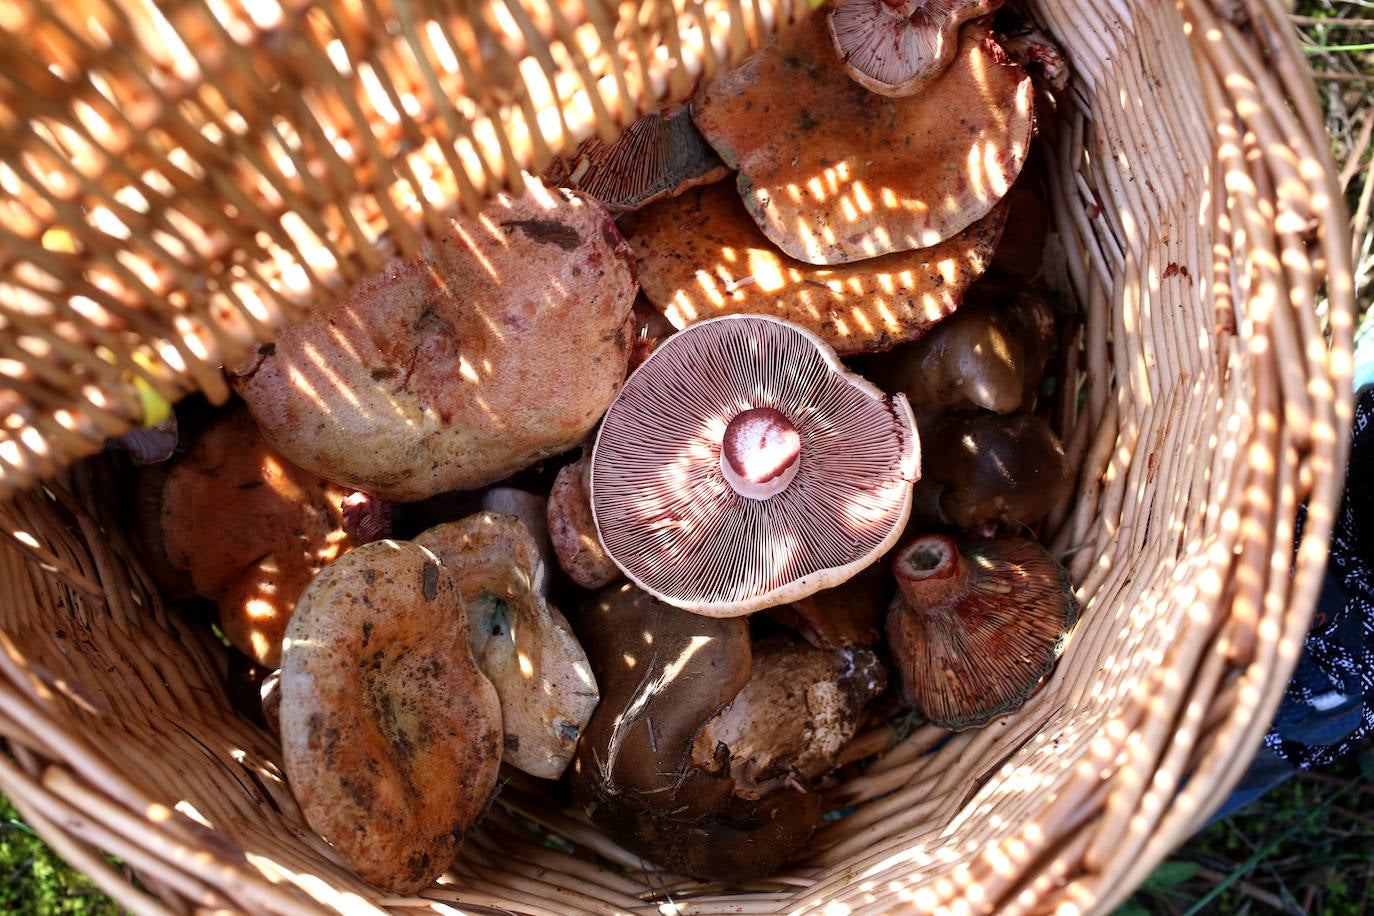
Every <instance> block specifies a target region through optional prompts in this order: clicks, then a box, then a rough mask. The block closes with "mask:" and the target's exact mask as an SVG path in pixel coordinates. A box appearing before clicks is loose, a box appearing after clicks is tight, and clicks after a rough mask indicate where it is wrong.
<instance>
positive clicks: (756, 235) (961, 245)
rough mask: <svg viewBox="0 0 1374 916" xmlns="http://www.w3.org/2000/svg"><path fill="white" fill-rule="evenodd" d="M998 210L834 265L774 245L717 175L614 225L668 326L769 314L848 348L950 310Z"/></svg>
mask: <svg viewBox="0 0 1374 916" xmlns="http://www.w3.org/2000/svg"><path fill="white" fill-rule="evenodd" d="M1006 216H1007V208H1006V207H1005V206H1001V205H997V206H994V207H993V208H992V210H991V211H990V212H988V213H987V214H986V215H985V216H983V217H982V218H981V219H978V220H976V221H974V222H972V223H970V224H969V225H968V226H966V227H965V228H963V229H961V230H960V231H959V232H957V233H955V234H954V235H953V236H951V237H950V238H948V239H946V240H944V241H942V242H939V243H937V244H935V245H932V246H929V247H925V248H920V249H918V250H914V251H901V252H897V253H894V254H887V255H883V256H881V257H876V258H871V259H868V260H864V261H856V262H853V263H849V264H837V265H833V266H817V265H813V264H807V263H806V262H804V261H798V260H796V259H795V258H792V257H789V256H787V255H786V254H784V253H783V252H781V251H779V250H778V247H777V246H776V245H774V244H773V242H772V241H770V240H769V239H768V237H767V236H765V235H764V234H763V232H762V230H760V229H759V227H758V224H757V223H755V222H754V220H753V219H752V218H751V217H750V215H749V212H748V210H746V209H745V207H744V203H743V202H742V201H741V200H740V196H739V193H738V192H737V191H736V189H735V187H734V185H732V184H729V183H724V182H718V183H716V184H713V185H708V186H706V187H704V188H697V189H695V190H692V191H690V192H688V193H686V194H682V195H681V196H679V197H675V198H673V199H672V200H665V201H661V202H659V203H657V204H654V205H653V206H651V207H646V208H645V209H643V210H641V211H639V212H638V213H636V214H633V215H631V216H627V217H625V218H623V219H622V221H621V228H622V229H623V230H624V232H625V237H626V239H627V240H628V241H629V243H630V247H631V248H632V249H633V250H634V253H635V260H636V263H637V265H638V269H639V281H640V286H641V288H642V290H643V293H644V297H645V298H647V299H648V300H649V301H650V302H652V303H653V304H654V306H655V307H656V308H658V309H661V310H662V311H663V314H664V315H665V316H666V317H667V319H668V321H670V322H671V323H672V325H673V326H674V327H677V328H683V327H686V326H687V325H689V324H692V323H694V322H696V321H700V320H702V319H704V318H711V317H715V316H717V315H726V314H740V313H751V314H761V315H773V316H775V317H778V318H783V319H786V320H788V321H794V322H796V323H797V324H800V325H802V326H803V327H806V328H808V329H810V330H811V331H813V332H814V333H816V334H817V335H819V336H820V338H821V339H822V340H824V341H825V342H826V343H828V344H829V345H830V346H832V347H834V348H835V350H836V352H838V353H840V354H846V355H847V354H852V353H863V352H871V351H877V350H885V349H887V348H888V347H891V346H893V345H894V344H898V343H901V342H903V341H907V340H912V339H914V338H916V337H918V336H920V335H921V334H923V333H925V332H926V331H927V330H928V329H930V328H931V326H932V325H935V324H936V322H938V321H940V320H941V319H942V318H944V317H945V316H946V315H948V314H949V313H950V312H952V311H954V309H955V308H956V307H958V305H959V303H960V301H961V300H962V298H963V296H964V292H965V291H966V290H967V289H968V288H969V286H970V284H972V283H973V281H974V280H976V279H977V278H978V277H979V276H981V275H982V273H983V272H984V270H986V269H987V267H988V265H989V264H991V263H992V260H993V257H994V254H995V252H996V249H997V244H998V239H999V237H1000V236H1001V234H1002V229H1003V226H1004V224H1005V222H1006Z"/></svg>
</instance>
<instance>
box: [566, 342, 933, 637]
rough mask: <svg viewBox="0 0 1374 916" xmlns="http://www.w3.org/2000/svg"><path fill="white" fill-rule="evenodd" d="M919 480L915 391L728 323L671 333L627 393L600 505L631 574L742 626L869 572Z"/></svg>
mask: <svg viewBox="0 0 1374 916" xmlns="http://www.w3.org/2000/svg"><path fill="white" fill-rule="evenodd" d="M770 464H771V466H768V465H770ZM919 474H920V454H919V447H918V444H917V440H916V429H915V422H914V420H913V418H912V415H911V411H910V408H909V407H908V405H907V402H906V399H905V398H904V397H902V396H901V395H897V396H895V397H893V398H891V399H889V398H888V397H887V396H886V395H884V394H883V393H882V392H881V391H879V390H878V389H877V388H876V387H875V386H874V385H872V384H871V383H869V382H867V381H866V380H864V379H862V378H859V377H858V376H856V375H853V374H852V373H850V372H849V371H847V370H846V369H845V367H844V366H843V364H842V363H841V362H840V360H839V358H838V357H837V356H836V355H835V353H834V351H833V350H831V349H830V348H829V347H828V346H826V345H825V344H824V343H823V342H822V341H821V340H820V339H819V338H817V337H816V336H815V335H814V334H812V333H811V332H809V331H807V330H805V329H804V328H801V327H799V326H797V325H794V324H791V323H789V322H784V321H780V320H777V319H774V318H769V317H766V316H761V315H730V316H725V317H722V318H713V319H710V320H708V321H703V322H700V323H698V324H694V325H692V326H691V327H689V328H687V329H685V330H682V331H679V332H678V333H677V334H674V335H673V336H672V337H670V338H668V339H667V340H666V341H664V342H663V344H662V345H661V346H660V347H659V348H658V349H657V350H656V351H654V354H653V355H652V356H651V357H649V359H648V360H646V361H645V363H644V364H643V365H642V366H640V367H639V369H637V370H636V371H635V373H634V374H633V375H632V376H631V377H630V379H629V380H628V381H627V382H626V383H625V386H624V388H623V389H622V390H621V393H620V395H619V396H618V397H617V398H616V400H615V402H614V403H612V405H611V408H610V410H608V411H607V413H606V417H605V419H604V420H603V422H602V425H601V429H600V432H599V433H598V434H597V438H596V444H595V447H594V450H593V453H592V471H591V503H592V512H593V517H594V519H595V521H596V527H597V532H598V534H599V535H600V539H601V543H602V545H603V546H604V547H605V549H606V553H607V554H608V555H609V556H610V558H611V559H612V560H613V561H614V562H615V563H616V564H617V565H618V566H620V568H621V569H622V570H623V571H624V572H625V574H626V575H627V576H629V577H630V579H631V580H633V581H634V582H636V583H637V584H639V585H640V586H641V587H642V588H644V589H645V590H646V591H649V592H650V593H651V594H654V595H655V596H657V597H660V598H662V599H663V600H664V601H667V602H668V603H670V604H673V605H676V606H678V607H682V608H686V609H689V610H693V611H696V612H697V613H701V614H712V615H718V616H733V615H737V614H747V613H750V612H752V611H755V610H759V609H762V608H765V607H772V606H774V605H778V604H783V603H786V602H788V601H795V600H798V599H799V598H803V597H805V596H806V595H809V594H811V593H813V592H815V591H817V590H819V589H822V588H829V587H831V586H834V585H838V584H839V583H841V582H843V581H845V580H847V579H849V578H850V577H851V576H853V575H854V574H855V573H857V572H858V571H859V570H861V569H863V568H864V567H866V566H868V565H869V564H871V563H872V562H873V561H874V560H876V559H877V558H878V557H879V556H881V555H882V554H883V553H885V552H886V551H887V550H888V549H890V548H891V546H892V545H893V544H894V543H895V542H896V540H897V538H898V537H900V535H901V530H902V527H903V526H904V524H905V522H906V518H907V515H908V513H909V509H910V497H911V484H912V482H913V481H915V480H916V478H917V477H918V476H919Z"/></svg>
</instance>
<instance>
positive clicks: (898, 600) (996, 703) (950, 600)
mask: <svg viewBox="0 0 1374 916" xmlns="http://www.w3.org/2000/svg"><path fill="white" fill-rule="evenodd" d="M892 569H893V573H894V575H895V576H896V579H897V585H898V594H897V596H896V597H895V598H894V599H893V602H892V607H891V610H890V611H889V613H888V618H887V636H888V641H889V646H890V648H891V651H892V657H893V662H894V664H895V666H896V668H897V672H898V675H899V678H900V682H901V686H902V691H903V694H904V695H905V698H906V700H907V701H908V702H909V703H910V704H911V705H913V706H915V707H916V708H917V709H919V710H920V711H921V712H923V713H924V714H925V715H926V717H927V718H929V719H930V721H931V722H932V723H934V724H936V725H938V726H941V727H943V728H949V729H964V728H972V727H975V726H978V725H983V724H986V723H987V722H989V721H991V720H992V719H993V718H995V717H996V716H999V715H1002V714H1004V713H1008V712H1011V711H1013V710H1015V709H1016V708H1018V707H1019V706H1020V705H1021V704H1022V703H1023V702H1025V700H1026V698H1027V697H1028V696H1030V694H1031V693H1032V692H1033V691H1034V690H1035V688H1036V686H1037V685H1038V684H1039V683H1040V681H1041V679H1042V678H1043V677H1044V676H1045V675H1046V674H1047V673H1048V672H1049V671H1050V669H1051V668H1052V667H1053V665H1054V663H1055V661H1056V660H1057V659H1058V658H1059V655H1060V653H1061V652H1062V650H1063V648H1064V644H1065V642H1066V640H1067V638H1068V634H1069V631H1070V630H1071V629H1072V628H1073V625H1074V623H1075V622H1076V621H1077V619H1078V611H1079V608H1078V601H1077V599H1076V598H1075V597H1074V593H1073V587H1072V585H1071V584H1070V583H1069V577H1068V574H1067V573H1066V572H1065V571H1064V569H1063V567H1062V566H1060V565H1059V564H1058V563H1057V562H1055V560H1054V558H1053V557H1051V556H1050V555H1049V553H1048V552H1047V551H1046V550H1045V549H1044V547H1042V546H1041V545H1040V544H1039V543H1038V542H1036V541H1033V540H1030V539H1028V538H1022V537H1011V536H1005V537H999V538H993V539H973V538H962V539H959V540H956V539H954V538H951V537H949V536H947V535H943V534H930V535H923V536H921V537H917V538H915V539H913V540H911V541H910V542H908V543H907V544H905V545H903V546H902V547H901V548H900V550H899V551H898V553H897V555H896V557H895V559H894V561H893V565H892Z"/></svg>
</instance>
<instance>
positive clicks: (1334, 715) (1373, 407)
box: [1212, 339, 1374, 820]
mask: <svg viewBox="0 0 1374 916" xmlns="http://www.w3.org/2000/svg"><path fill="white" fill-rule="evenodd" d="M1357 355H1358V356H1360V357H1361V358H1362V359H1363V362H1360V360H1359V359H1357V364H1358V365H1362V366H1365V367H1366V368H1368V367H1371V366H1374V343H1372V342H1371V341H1370V340H1369V339H1366V340H1365V341H1362V343H1361V346H1360V348H1359V350H1358V351H1357ZM1360 380H1361V381H1364V379H1363V376H1361V378H1360ZM1372 740H1374V379H1370V380H1368V381H1367V382H1366V383H1365V384H1364V385H1362V387H1360V389H1359V390H1358V391H1357V392H1356V399H1355V421H1354V424H1353V427H1352V430H1351V449H1350V462H1349V465H1348V466H1347V468H1346V479H1345V495H1344V498H1343V499H1342V501H1341V507H1340V510H1339V512H1338V514H1337V517H1336V524H1335V527H1334V529H1333V532H1332V538H1331V557H1330V560H1329V562H1328V564H1327V571H1326V580H1325V583H1324V584H1323V587H1322V593H1321V596H1320V598H1319V599H1318V602H1317V608H1316V611H1315V613H1314V614H1313V619H1312V627H1311V629H1310V630H1309V631H1308V634H1307V639H1306V641H1305V643H1304V645H1303V654H1302V657H1301V658H1300V659H1299V660H1298V665H1297V667H1296V669H1295V671H1294V673H1293V677H1292V679H1291V681H1290V682H1289V685H1288V689H1287V691H1286V692H1285V694H1284V698H1283V702H1282V704H1281V705H1280V707H1279V711H1278V714H1277V715H1276V716H1275V717H1274V721H1273V723H1272V724H1271V726H1270V728H1269V731H1268V732H1267V733H1266V735H1265V737H1264V744H1263V746H1262V747H1261V748H1260V750H1259V752H1258V753H1257V754H1256V755H1255V758H1254V760H1253V761H1252V762H1251V763H1250V765H1249V767H1248V768H1247V770H1246V772H1245V776H1244V777H1243V778H1242V779H1241V782H1240V784H1239V785H1238V786H1237V788H1236V790H1235V792H1234V793H1233V794H1232V795H1231V796H1230V797H1229V798H1227V800H1226V803H1225V804H1224V805H1222V807H1221V809H1220V810H1219V811H1217V813H1216V814H1214V815H1213V818H1212V819H1213V820H1216V819H1218V818H1221V817H1225V816H1226V815H1228V814H1231V813H1233V812H1234V811H1236V810H1237V809H1238V808H1241V807H1243V806H1244V805H1246V804H1247V803H1249V802H1251V801H1253V800H1255V799H1256V798H1258V797H1260V796H1261V795H1263V794H1264V793H1265V792H1267V791H1269V790H1270V789H1272V788H1274V786H1277V785H1279V784H1280V783H1282V782H1283V781H1284V780H1285V779H1287V778H1288V777H1289V776H1292V775H1293V774H1294V773H1296V772H1298V771H1299V770H1302V769H1307V768H1312V767H1322V766H1327V765H1329V764H1331V763H1334V762H1335V761H1337V760H1339V759H1341V758H1342V757H1344V756H1345V755H1347V754H1349V753H1350V752H1351V751H1354V750H1356V749H1358V748H1360V747H1363V746H1365V745H1366V744H1368V743H1370V742H1371V741H1372Z"/></svg>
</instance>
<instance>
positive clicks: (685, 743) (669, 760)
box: [572, 582, 752, 841]
mask: <svg viewBox="0 0 1374 916" xmlns="http://www.w3.org/2000/svg"><path fill="white" fill-rule="evenodd" d="M577 624H578V631H579V632H580V633H582V634H584V637H583V638H584V640H585V643H584V648H585V649H586V652H587V659H588V661H589V662H590V664H591V666H592V672H593V674H594V675H595V677H596V680H597V683H598V684H599V685H600V687H601V703H600V705H598V706H597V708H596V711H595V712H593V713H592V718H591V721H590V722H588V723H587V728H586V731H585V732H584V733H583V736H582V742H581V744H580V745H579V746H578V749H577V756H576V761H575V763H574V766H573V770H572V785H573V792H574V794H575V796H576V797H577V798H578V799H579V801H580V802H581V803H582V804H583V805H584V806H587V807H589V808H590V807H595V808H596V809H597V810H594V811H592V812H591V814H592V817H593V819H594V820H596V821H597V822H598V823H601V824H603V826H608V827H611V828H614V827H616V826H619V828H620V830H619V831H617V830H615V829H612V835H613V836H615V835H616V834H617V833H620V834H621V835H622V836H624V835H625V834H626V833H633V832H634V831H635V830H636V829H637V827H636V826H635V825H634V824H631V823H624V824H621V825H618V824H617V818H616V816H615V815H614V814H613V813H611V814H608V812H610V811H612V810H613V809H618V810H620V811H623V812H626V813H628V814H629V815H630V817H631V819H636V820H637V819H638V818H639V815H641V814H646V813H647V814H654V815H661V814H669V813H672V812H675V811H679V810H681V809H682V808H683V807H684V806H686V807H688V808H689V809H691V811H692V812H693V815H692V816H694V817H700V816H702V815H703V814H704V813H705V812H709V811H715V810H718V809H719V807H720V805H721V804H722V803H723V799H724V798H725V797H727V796H728V795H729V791H730V787H729V784H728V782H725V781H721V780H718V779H716V778H715V777H714V776H711V775H710V774H703V773H694V772H693V770H692V768H691V767H690V766H688V761H689V757H690V754H691V748H692V742H693V741H694V740H695V739H696V736H697V733H698V732H699V731H700V730H701V727H702V725H704V724H705V722H706V721H707V720H708V719H710V718H711V717H712V716H713V715H715V714H716V713H717V712H718V711H719V710H720V709H722V708H724V707H725V706H726V705H727V704H728V703H729V702H730V701H731V700H733V699H734V698H735V695H736V694H738V693H739V692H740V690H741V689H742V688H743V687H744V685H745V684H746V683H748V681H749V671H750V663H751V658H752V649H751V643H750V637H749V625H748V623H747V622H746V621H745V620H743V619H742V618H714V617H706V616H703V615H701V614H692V613H689V612H687V611H683V610H681V609H679V608H675V607H671V606H669V605H666V604H664V603H663V602H661V601H659V600H658V599H657V598H654V597H653V596H652V595H650V594H649V593H647V592H645V591H643V590H642V589H639V588H636V587H635V586H634V585H632V584H631V583H628V582H625V583H621V584H619V585H613V586H609V587H607V588H604V589H602V590H601V591H599V592H597V593H596V594H595V595H594V596H592V597H591V598H590V599H588V601H587V602H586V604H584V606H583V607H582V608H581V610H580V613H579V615H578V618H577ZM622 841H623V840H622Z"/></svg>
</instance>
